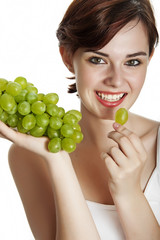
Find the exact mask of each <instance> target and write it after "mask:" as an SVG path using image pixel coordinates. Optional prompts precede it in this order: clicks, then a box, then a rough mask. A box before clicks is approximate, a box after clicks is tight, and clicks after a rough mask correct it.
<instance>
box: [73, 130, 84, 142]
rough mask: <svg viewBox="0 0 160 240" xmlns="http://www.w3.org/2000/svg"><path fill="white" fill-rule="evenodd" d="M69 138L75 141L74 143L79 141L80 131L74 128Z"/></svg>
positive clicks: (80, 137)
mask: <svg viewBox="0 0 160 240" xmlns="http://www.w3.org/2000/svg"><path fill="white" fill-rule="evenodd" d="M71 138H72V139H73V140H74V141H75V143H80V142H81V141H82V140H83V134H82V132H80V131H76V130H74V133H73V135H72V136H71Z"/></svg>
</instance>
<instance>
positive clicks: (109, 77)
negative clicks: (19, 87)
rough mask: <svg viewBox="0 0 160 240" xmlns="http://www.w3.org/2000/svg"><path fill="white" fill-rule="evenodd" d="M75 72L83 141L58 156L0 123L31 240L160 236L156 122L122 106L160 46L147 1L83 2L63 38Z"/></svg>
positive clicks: (71, 11) (65, 24) (63, 28)
mask: <svg viewBox="0 0 160 240" xmlns="http://www.w3.org/2000/svg"><path fill="white" fill-rule="evenodd" d="M57 37H58V39H59V49H60V54H61V56H62V59H63V62H64V64H65V65H66V66H67V68H68V69H69V70H70V71H71V73H73V75H74V77H75V84H72V85H71V86H70V88H69V92H75V91H77V93H78V95H79V98H80V102H81V112H82V116H83V117H82V120H81V122H80V125H81V128H82V132H83V134H84V140H83V141H82V142H81V143H80V144H78V146H77V149H76V150H75V151H74V152H73V153H71V154H67V153H66V152H64V151H61V152H59V153H56V154H53V153H50V152H49V151H48V150H47V148H46V146H47V143H48V139H47V138H46V137H41V138H34V137H32V136H28V135H26V134H21V133H19V132H15V131H13V130H12V129H10V128H8V127H7V126H6V125H5V124H3V123H0V133H1V135H2V136H3V137H5V138H7V139H9V140H11V141H12V142H13V143H14V144H13V145H12V147H11V149H10V151H9V164H10V168H11V171H12V174H13V177H14V180H15V183H16V185H17V188H18V191H19V194H20V196H21V199H22V202H23V205H24V208H25V211H26V215H27V218H28V221H29V224H30V227H31V229H32V232H33V235H34V237H35V239H38V240H53V239H57V240H82V239H83V240H91V239H92V240H98V239H102V240H107V239H108V240H122V239H123V240H124V239H127V240H132V239H133V240H151V239H153V240H158V239H160V227H159V224H160V175H159V171H160V155H159V151H160V144H159V138H160V131H159V122H155V121H152V120H150V119H145V118H143V117H141V116H137V115H135V114H133V113H131V112H129V120H128V122H127V123H126V124H125V126H121V125H119V124H117V123H115V122H114V116H115V112H116V110H117V109H119V108H120V107H125V108H126V109H127V110H129V109H130V107H131V106H132V105H133V103H134V102H135V100H136V99H137V97H138V95H139V93H140V91H141V88H142V86H143V83H144V81H145V76H146V71H147V67H148V64H149V62H150V60H151V57H152V55H153V53H154V48H155V46H156V44H157V43H158V33H157V29H156V26H155V19H154V15H153V11H152V8H151V5H150V2H149V1H148V0H141V1H138V0H129V1H128V0H113V1H108V0H89V1H86V0H79V1H76V0H75V1H73V2H72V4H71V5H70V6H69V8H68V10H67V12H66V14H65V16H64V18H63V20H62V22H61V23H60V25H59V28H58V31H57Z"/></svg>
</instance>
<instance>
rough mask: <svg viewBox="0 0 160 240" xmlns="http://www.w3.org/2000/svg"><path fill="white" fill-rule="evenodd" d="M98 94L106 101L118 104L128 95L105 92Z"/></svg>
mask: <svg viewBox="0 0 160 240" xmlns="http://www.w3.org/2000/svg"><path fill="white" fill-rule="evenodd" d="M96 94H97V95H98V96H99V97H100V98H101V99H102V100H104V101H107V102H117V101H119V100H121V99H122V98H123V97H124V96H126V95H127V93H115V94H113V93H112V94H111V93H104V92H98V91H96Z"/></svg>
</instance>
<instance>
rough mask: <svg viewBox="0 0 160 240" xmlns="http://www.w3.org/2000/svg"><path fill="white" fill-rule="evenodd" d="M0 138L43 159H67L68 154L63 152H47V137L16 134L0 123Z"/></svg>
mask: <svg viewBox="0 0 160 240" xmlns="http://www.w3.org/2000/svg"><path fill="white" fill-rule="evenodd" d="M0 137H3V138H5V139H8V140H9V141H11V142H13V143H15V144H16V145H18V146H20V147H22V148H25V149H27V150H29V151H32V152H34V153H36V154H38V155H40V156H42V157H43V158H45V159H53V157H54V158H56V159H59V158H61V157H62V158H64V157H65V158H66V157H67V158H69V154H68V153H67V152H65V151H60V152H59V153H54V154H53V153H51V152H49V150H48V143H49V138H48V137H39V138H38V137H33V136H31V135H28V134H23V133H20V132H17V131H15V130H13V129H11V128H10V127H8V126H7V125H6V124H5V123H3V122H1V121H0Z"/></svg>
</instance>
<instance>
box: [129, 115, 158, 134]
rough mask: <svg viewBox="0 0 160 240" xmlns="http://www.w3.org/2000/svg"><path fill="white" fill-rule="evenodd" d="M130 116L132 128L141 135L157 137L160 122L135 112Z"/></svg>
mask: <svg viewBox="0 0 160 240" xmlns="http://www.w3.org/2000/svg"><path fill="white" fill-rule="evenodd" d="M129 117H130V128H132V129H131V130H132V131H133V132H135V133H136V134H137V135H138V136H139V137H141V138H143V137H145V136H150V137H151V136H152V137H155V138H156V137H157V133H158V128H159V126H160V122H158V121H155V120H152V119H149V118H145V117H143V116H140V115H136V114H133V113H130V115H129Z"/></svg>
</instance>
